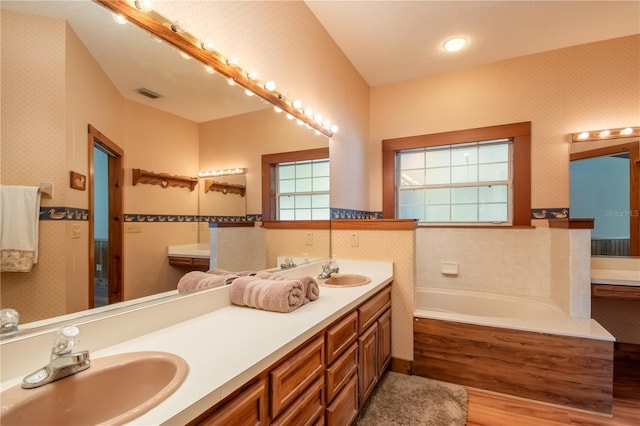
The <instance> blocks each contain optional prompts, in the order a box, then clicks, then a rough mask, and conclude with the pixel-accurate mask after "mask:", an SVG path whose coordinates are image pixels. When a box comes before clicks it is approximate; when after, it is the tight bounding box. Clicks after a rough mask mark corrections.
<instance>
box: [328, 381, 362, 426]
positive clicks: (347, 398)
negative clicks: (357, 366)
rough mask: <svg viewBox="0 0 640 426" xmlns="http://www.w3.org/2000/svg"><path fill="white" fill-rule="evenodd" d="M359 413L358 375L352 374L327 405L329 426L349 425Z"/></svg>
mask: <svg viewBox="0 0 640 426" xmlns="http://www.w3.org/2000/svg"><path fill="white" fill-rule="evenodd" d="M357 415H358V375H357V374H352V375H351V378H350V379H349V381H348V382H347V384H346V385H345V386H344V387H343V388H342V390H341V391H340V392H339V393H338V395H336V397H335V398H334V400H333V401H332V402H331V404H329V406H328V407H327V414H326V416H325V418H326V425H327V426H348V425H350V424H351V423H352V422H353V420H355V418H356V416H357Z"/></svg>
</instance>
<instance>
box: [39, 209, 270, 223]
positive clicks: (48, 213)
mask: <svg viewBox="0 0 640 426" xmlns="http://www.w3.org/2000/svg"><path fill="white" fill-rule="evenodd" d="M39 214H40V220H53V221H59V220H74V221H87V220H89V210H88V209H80V208H76V207H53V206H41V207H40V213H39ZM261 220H262V214H255V213H254V214H248V215H246V216H210V215H202V216H201V215H175V214H147V213H135V214H133V213H125V214H124V221H125V222H159V223H165V222H166V223H181V222H206V223H209V222H223V223H228V222H259V221H261Z"/></svg>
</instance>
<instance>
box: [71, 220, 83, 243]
mask: <svg viewBox="0 0 640 426" xmlns="http://www.w3.org/2000/svg"><path fill="white" fill-rule="evenodd" d="M81 232H82V230H81V228H80V225H79V224H77V223H74V224H73V226H72V227H71V239H73V240H75V239H78V238H80V233H81Z"/></svg>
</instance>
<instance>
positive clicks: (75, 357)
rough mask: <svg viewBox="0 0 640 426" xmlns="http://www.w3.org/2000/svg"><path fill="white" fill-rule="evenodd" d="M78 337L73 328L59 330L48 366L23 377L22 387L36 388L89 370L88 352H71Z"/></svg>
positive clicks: (76, 329)
mask: <svg viewBox="0 0 640 426" xmlns="http://www.w3.org/2000/svg"><path fill="white" fill-rule="evenodd" d="M79 335H80V330H78V327H75V326H69V327H64V328H62V329H60V330H59V331H58V333H57V334H56V336H55V338H54V341H53V347H52V348H51V359H50V360H49V364H47V365H45V366H44V367H42V368H40V369H39V370H36V371H34V372H33V373H31V374H29V375H27V376H25V378H24V379H22V387H23V388H24V389H31V388H37V387H39V386H43V385H46V384H48V383H51V382H54V381H56V380H59V379H62V378H64V377H67V376H71V375H72V374H76V373H78V372H80V371H83V370H86V369H87V368H89V366H90V365H91V360H90V359H89V351H80V352H72V351H73V349H74V348H75V347H76V346H77V345H78V343H79V341H80V340H79V338H78V337H79Z"/></svg>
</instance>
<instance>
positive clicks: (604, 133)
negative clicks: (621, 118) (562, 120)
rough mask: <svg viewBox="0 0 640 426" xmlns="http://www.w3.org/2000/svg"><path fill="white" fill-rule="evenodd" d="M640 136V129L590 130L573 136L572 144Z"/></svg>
mask: <svg viewBox="0 0 640 426" xmlns="http://www.w3.org/2000/svg"><path fill="white" fill-rule="evenodd" d="M636 136H640V127H621V128H619V129H602V130H590V131H588V132H578V133H572V134H571V142H587V141H600V140H607V139H622V138H632V137H636Z"/></svg>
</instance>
